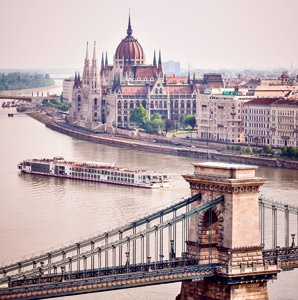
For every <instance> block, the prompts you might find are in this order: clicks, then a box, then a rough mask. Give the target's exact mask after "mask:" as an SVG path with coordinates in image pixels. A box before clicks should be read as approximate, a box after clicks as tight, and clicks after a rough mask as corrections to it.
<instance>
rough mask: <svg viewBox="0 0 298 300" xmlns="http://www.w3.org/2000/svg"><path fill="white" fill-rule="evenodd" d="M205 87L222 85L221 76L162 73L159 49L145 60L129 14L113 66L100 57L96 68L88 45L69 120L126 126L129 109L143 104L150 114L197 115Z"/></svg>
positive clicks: (89, 124) (109, 127) (108, 127)
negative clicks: (151, 57)
mask: <svg viewBox="0 0 298 300" xmlns="http://www.w3.org/2000/svg"><path fill="white" fill-rule="evenodd" d="M206 87H223V81H222V78H221V75H219V74H205V76H204V78H203V79H198V78H195V76H193V78H192V79H191V78H190V74H189V75H188V76H187V77H176V76H174V75H169V74H166V73H165V72H164V71H163V67H162V59H161V51H159V53H158V57H157V55H156V53H155V52H154V54H153V61H152V63H151V64H147V63H146V55H145V52H144V50H143V47H142V46H141V44H140V43H139V42H138V40H137V39H136V38H134V37H133V30H132V26H131V21H130V16H129V19H128V27H127V35H126V37H125V38H124V39H123V40H122V41H121V42H120V44H119V45H118V46H117V48H116V51H115V54H114V56H113V64H112V65H110V64H109V63H108V58H107V54H105V56H104V55H102V59H101V66H100V69H98V68H97V61H96V58H95V46H94V54H93V59H92V63H90V62H89V59H88V47H87V53H86V58H85V64H84V72H83V75H82V78H81V77H80V75H79V74H76V76H75V80H74V88H73V93H72V107H71V110H70V116H69V120H70V123H72V124H75V125H78V126H82V127H87V128H89V129H92V130H94V129H99V128H104V129H105V130H108V131H114V130H115V129H116V128H117V127H118V128H119V127H121V128H130V127H133V126H134V125H135V124H133V123H131V122H130V115H131V113H132V112H133V110H134V109H135V108H136V107H138V106H140V105H142V106H143V107H144V108H145V109H146V110H147V111H148V113H149V117H150V116H152V115H153V114H155V113H158V114H160V115H161V116H162V118H163V119H171V120H173V121H174V122H175V123H176V124H179V123H181V120H182V119H183V117H184V116H186V115H189V114H196V112H197V95H198V94H199V93H200V92H201V91H202V90H204V89H205V88H206ZM103 124H104V125H103Z"/></svg>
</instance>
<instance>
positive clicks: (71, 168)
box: [18, 157, 171, 189]
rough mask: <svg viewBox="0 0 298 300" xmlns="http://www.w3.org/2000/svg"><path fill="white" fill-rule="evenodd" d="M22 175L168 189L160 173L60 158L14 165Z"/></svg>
mask: <svg viewBox="0 0 298 300" xmlns="http://www.w3.org/2000/svg"><path fill="white" fill-rule="evenodd" d="M18 169H19V170H21V171H22V172H23V173H29V174H38V175H46V176H52V177H61V178H71V179H77V180H86V181H94V182H104V183H110V184H120V185H126V186H133V187H141V188H150V189H155V188H168V187H170V182H171V180H170V176H169V175H167V174H164V173H159V172H154V171H148V170H142V169H140V170H133V169H129V168H123V167H117V166H115V165H114V164H108V163H99V162H71V161H66V160H64V158H63V157H54V158H51V159H47V158H43V159H26V160H24V161H22V162H20V163H19V164H18Z"/></svg>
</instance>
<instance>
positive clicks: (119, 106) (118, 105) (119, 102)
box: [117, 101, 121, 109]
mask: <svg viewBox="0 0 298 300" xmlns="http://www.w3.org/2000/svg"><path fill="white" fill-rule="evenodd" d="M117 107H118V109H121V101H118V104H117Z"/></svg>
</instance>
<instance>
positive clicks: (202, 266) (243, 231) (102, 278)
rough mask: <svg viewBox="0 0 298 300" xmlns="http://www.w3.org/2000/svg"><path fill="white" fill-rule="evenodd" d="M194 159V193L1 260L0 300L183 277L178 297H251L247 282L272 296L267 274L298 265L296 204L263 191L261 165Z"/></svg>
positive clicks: (255, 292) (262, 294) (259, 292)
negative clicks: (58, 244) (66, 241)
mask: <svg viewBox="0 0 298 300" xmlns="http://www.w3.org/2000/svg"><path fill="white" fill-rule="evenodd" d="M194 166H195V172H194V174H190V175H184V176H183V177H184V178H185V180H186V181H188V182H189V184H190V189H191V196H189V197H188V198H186V199H182V200H181V201H179V202H177V203H176V204H173V205H172V206H170V207H166V208H164V209H162V210H159V211H157V212H155V213H153V214H150V215H148V216H145V217H143V218H141V219H139V220H135V221H133V222H131V223H129V224H126V225H123V226H121V227H119V228H116V229H114V230H111V231H108V232H103V233H101V234H98V235H96V236H93V237H91V238H88V239H85V240H82V241H78V242H77V243H74V244H71V245H68V246H66V247H64V248H60V249H56V250H53V251H51V252H48V253H42V254H40V255H38V256H35V257H31V258H28V259H24V260H22V261H17V262H15V263H12V264H9V265H4V266H2V267H1V268H0V276H1V278H0V299H1V300H4V299H43V298H53V297H61V296H69V295H78V294H83V293H94V292H101V291H109V290H115V289H125V288H132V287H141V286H145V285H154V284H166V283H172V282H177V281H179V282H182V286H181V293H180V294H179V295H178V296H177V299H181V300H182V299H189V298H188V297H190V296H193V297H194V299H206V298H204V297H206V296H207V297H209V298H208V299H247V298H245V297H246V296H243V295H244V294H243V295H242V294H241V293H242V292H239V287H243V286H244V287H245V292H246V294H245V295H247V291H249V293H250V294H252V295H258V296H256V297H255V298H254V299H266V293H267V281H268V280H270V279H276V278H277V274H278V273H279V272H281V271H288V270H293V269H294V268H296V267H298V249H297V246H296V245H295V235H296V234H297V231H298V207H294V206H291V205H288V204H282V203H280V202H276V201H272V200H269V199H266V198H265V197H263V196H260V195H259V186H260V185H261V184H263V182H264V181H265V180H264V179H263V178H258V177H255V176H254V171H255V169H256V167H252V166H241V165H231V164H221V163H216V164H215V163H200V164H194ZM235 291H237V292H235ZM235 293H236V294H235ZM239 293H240V294H239ZM227 295H230V296H229V297H228V298H227ZM235 295H236V296H235ZM239 295H240V296H239ZM241 295H242V296H241ZM225 297H226V298H225ZM241 297H242V298H241Z"/></svg>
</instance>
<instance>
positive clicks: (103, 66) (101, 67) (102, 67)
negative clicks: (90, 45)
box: [100, 52, 105, 74]
mask: <svg viewBox="0 0 298 300" xmlns="http://www.w3.org/2000/svg"><path fill="white" fill-rule="evenodd" d="M104 68H105V65H104V58H103V52H102V54H101V66H100V74H102V73H103V71H104Z"/></svg>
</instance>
